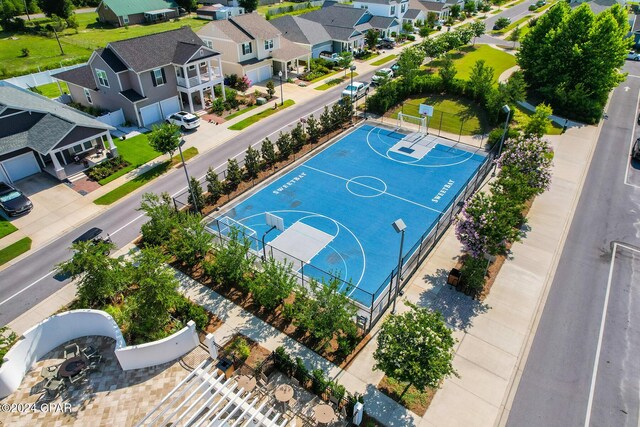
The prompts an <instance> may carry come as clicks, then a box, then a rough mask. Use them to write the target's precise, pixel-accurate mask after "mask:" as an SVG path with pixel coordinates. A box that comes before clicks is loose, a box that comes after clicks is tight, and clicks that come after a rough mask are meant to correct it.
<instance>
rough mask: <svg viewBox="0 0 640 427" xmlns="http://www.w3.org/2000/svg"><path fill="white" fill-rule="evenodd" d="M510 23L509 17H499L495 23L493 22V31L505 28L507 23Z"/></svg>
mask: <svg viewBox="0 0 640 427" xmlns="http://www.w3.org/2000/svg"><path fill="white" fill-rule="evenodd" d="M510 24H511V19H510V18H504V17H502V18H499V19H498V20H497V21H496V23H495V24H493V30H494V31H499V30H502V29H504V28H507V27H508V26H509V25H510Z"/></svg>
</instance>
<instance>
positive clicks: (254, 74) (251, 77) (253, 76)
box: [247, 68, 260, 84]
mask: <svg viewBox="0 0 640 427" xmlns="http://www.w3.org/2000/svg"><path fill="white" fill-rule="evenodd" d="M247 78H248V79H249V80H251V83H252V84H253V83H255V82H258V81H260V80H259V76H258V69H257V68H256V69H255V70H251V71H249V72H248V73H247Z"/></svg>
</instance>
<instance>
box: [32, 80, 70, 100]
mask: <svg viewBox="0 0 640 427" xmlns="http://www.w3.org/2000/svg"><path fill="white" fill-rule="evenodd" d="M36 89H37V92H38V93H39V94H41V95H42V96H46V97H47V98H57V97H59V96H60V95H62V94H61V93H60V89H62V92H66V93H69V87H68V86H67V83H66V82H60V86H58V83H56V82H54V83H48V84H46V85H41V86H37V87H36Z"/></svg>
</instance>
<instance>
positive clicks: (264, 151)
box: [260, 138, 278, 168]
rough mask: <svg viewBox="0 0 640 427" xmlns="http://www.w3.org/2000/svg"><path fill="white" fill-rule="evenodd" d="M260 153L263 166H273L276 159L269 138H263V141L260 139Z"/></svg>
mask: <svg viewBox="0 0 640 427" xmlns="http://www.w3.org/2000/svg"><path fill="white" fill-rule="evenodd" d="M260 154H261V155H262V160H263V161H264V164H265V166H266V167H268V168H270V167H271V166H273V165H274V164H275V163H276V161H277V160H278V157H277V156H276V151H275V150H274V148H273V143H272V142H271V140H270V139H269V138H265V139H264V141H262V146H261V147H260Z"/></svg>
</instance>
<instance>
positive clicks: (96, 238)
mask: <svg viewBox="0 0 640 427" xmlns="http://www.w3.org/2000/svg"><path fill="white" fill-rule="evenodd" d="M80 242H91V244H93V245H96V244H98V243H100V242H105V243H113V241H112V240H111V236H109V234H107V237H102V229H100V228H98V227H93V228H90V229H89V230H87V231H85V232H84V233H82V235H80V236H79V237H77V238H76V239H75V240H73V241H72V242H71V243H80ZM109 252H110V251H109V250H107V251H105V253H104V254H105V255H109Z"/></svg>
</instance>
